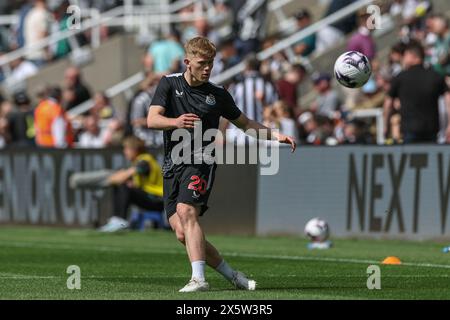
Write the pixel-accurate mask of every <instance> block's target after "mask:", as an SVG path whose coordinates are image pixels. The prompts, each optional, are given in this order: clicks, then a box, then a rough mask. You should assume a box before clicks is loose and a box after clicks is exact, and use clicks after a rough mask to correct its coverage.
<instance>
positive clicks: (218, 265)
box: [169, 204, 256, 292]
mask: <svg viewBox="0 0 450 320" xmlns="http://www.w3.org/2000/svg"><path fill="white" fill-rule="evenodd" d="M179 205H180V204H179ZM182 205H184V204H182ZM188 206H190V205H188ZM190 207H193V206H190ZM193 208H195V207H193ZM177 210H178V206H177ZM196 212H197V213H199V209H197V211H196ZM196 217H197V219H196V222H197V225H198V227H199V229H200V231H201V235H202V236H201V237H199V238H198V239H203V242H204V257H205V258H206V264H207V265H208V266H210V267H211V268H213V269H214V270H216V271H217V272H219V273H220V274H222V275H223V276H224V277H225V278H226V279H227V280H228V281H230V282H231V283H232V284H233V285H234V286H235V287H236V288H238V289H244V290H255V287H256V282H255V281H254V280H249V279H248V278H247V277H246V276H245V275H244V274H243V273H242V272H239V271H236V270H234V269H232V268H231V267H230V266H229V265H228V263H227V262H226V261H225V260H224V259H223V258H222V257H221V256H220V254H219V252H218V250H217V249H216V248H215V247H214V246H213V245H212V244H211V243H209V242H208V241H206V240H205V238H204V234H203V231H202V230H201V227H200V225H199V223H198V214H197V216H196ZM169 223H170V226H171V227H172V229H173V230H174V231H175V234H176V236H177V239H178V241H180V242H181V243H182V244H183V245H185V246H186V251H187V253H188V256H189V260H190V261H191V264H192V278H194V277H196V276H197V277H198V270H195V269H196V268H197V269H198V265H196V262H197V261H198V260H195V258H194V259H193V257H195V256H196V255H198V254H196V255H193V254H192V251H190V250H191V247H190V246H188V245H187V243H188V241H187V238H188V237H187V236H186V233H185V229H184V225H183V224H182V222H181V219H180V215H179V214H178V211H177V213H175V214H173V215H172V216H171V217H170V218H169ZM194 230H195V229H194ZM194 248H195V247H194ZM194 250H195V249H194ZM198 256H201V255H198ZM200 261H201V260H200ZM203 261H205V260H203ZM202 272H204V271H203V270H202ZM203 279H204V273H203ZM203 281H204V280H203ZM205 283H206V282H205ZM195 286H198V284H197V283H195V282H194V283H192V280H191V282H189V283H188V285H186V287H184V288H183V289H182V290H181V291H183V292H189V291H199V290H190V289H192V287H194V288H195ZM205 290H207V288H206V289H205Z"/></svg>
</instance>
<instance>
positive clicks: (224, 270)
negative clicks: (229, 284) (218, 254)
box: [216, 260, 234, 281]
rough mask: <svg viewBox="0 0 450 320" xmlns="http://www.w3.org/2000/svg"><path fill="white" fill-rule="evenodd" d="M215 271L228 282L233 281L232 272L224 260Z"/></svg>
mask: <svg viewBox="0 0 450 320" xmlns="http://www.w3.org/2000/svg"><path fill="white" fill-rule="evenodd" d="M216 271H217V272H219V273H220V274H221V275H223V276H224V277H225V279H227V280H228V281H231V279H233V272H234V270H233V268H231V267H230V265H229V264H228V263H227V262H226V261H225V260H222V262H221V263H220V264H219V265H218V266H217V268H216Z"/></svg>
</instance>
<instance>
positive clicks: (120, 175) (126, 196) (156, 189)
mask: <svg viewBox="0 0 450 320" xmlns="http://www.w3.org/2000/svg"><path fill="white" fill-rule="evenodd" d="M123 152H124V154H125V157H126V159H127V160H129V161H130V162H131V163H132V166H131V167H129V168H128V169H122V170H119V171H116V172H114V173H113V174H111V175H109V177H108V178H107V185H108V186H114V195H113V196H114V200H113V201H114V212H113V213H114V216H113V217H111V218H110V220H109V221H108V223H107V224H106V225H104V226H103V227H101V228H100V231H105V232H114V231H118V230H121V229H126V228H128V227H129V222H128V208H129V207H130V205H136V206H137V207H139V208H141V209H144V210H152V211H160V212H162V211H163V208H164V206H163V199H162V196H163V177H162V175H161V168H160V166H159V164H158V162H157V161H156V160H155V158H154V157H153V156H152V155H150V154H149V153H148V152H147V151H146V149H145V144H144V141H142V140H141V139H139V138H137V137H128V138H125V140H124V142H123Z"/></svg>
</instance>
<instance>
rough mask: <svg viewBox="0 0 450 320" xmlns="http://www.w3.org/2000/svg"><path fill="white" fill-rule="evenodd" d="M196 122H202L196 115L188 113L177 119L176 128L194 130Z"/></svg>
mask: <svg viewBox="0 0 450 320" xmlns="http://www.w3.org/2000/svg"><path fill="white" fill-rule="evenodd" d="M196 121H200V118H199V117H198V116H197V115H196V114H193V113H186V114H183V115H181V116H179V117H178V118H176V120H175V126H176V127H177V128H185V129H192V128H194V123H195V122H196Z"/></svg>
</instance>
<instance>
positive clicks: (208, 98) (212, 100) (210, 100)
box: [206, 93, 216, 106]
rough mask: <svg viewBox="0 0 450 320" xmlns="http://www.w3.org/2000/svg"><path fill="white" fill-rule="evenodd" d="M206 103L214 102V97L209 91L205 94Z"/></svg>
mask: <svg viewBox="0 0 450 320" xmlns="http://www.w3.org/2000/svg"><path fill="white" fill-rule="evenodd" d="M206 103H207V104H209V105H210V106H213V105H215V104H216V98H215V97H214V96H213V95H212V94H211V93H210V94H208V95H207V96H206Z"/></svg>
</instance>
